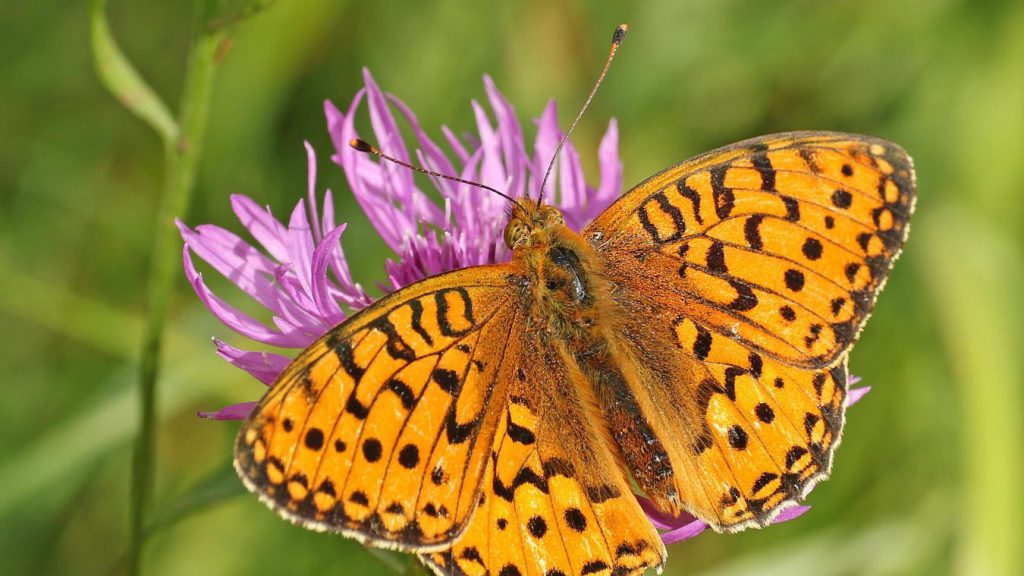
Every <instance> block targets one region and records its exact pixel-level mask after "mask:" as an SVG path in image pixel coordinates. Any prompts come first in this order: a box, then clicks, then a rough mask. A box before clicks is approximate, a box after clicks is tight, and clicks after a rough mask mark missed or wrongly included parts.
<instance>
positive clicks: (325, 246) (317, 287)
mask: <svg viewBox="0 0 1024 576" xmlns="http://www.w3.org/2000/svg"><path fill="white" fill-rule="evenodd" d="M344 231H345V224H342V225H341V226H338V227H337V228H335V229H334V230H331V231H330V232H329V233H328V234H327V236H325V237H324V239H323V242H321V243H320V245H319V246H317V247H316V250H314V251H313V271H312V274H313V279H312V282H313V301H314V302H315V303H316V308H317V311H318V312H319V315H320V317H321V318H323V319H324V321H325V322H326V323H328V324H337V323H338V322H341V321H342V320H344V319H345V313H344V312H342V310H341V307H339V306H338V302H337V301H336V300H335V299H334V298H331V296H330V290H329V288H328V286H329V284H328V278H327V269H328V267H329V265H330V262H331V255H332V253H333V252H334V249H335V247H340V245H339V240H340V239H341V234H342V232H344Z"/></svg>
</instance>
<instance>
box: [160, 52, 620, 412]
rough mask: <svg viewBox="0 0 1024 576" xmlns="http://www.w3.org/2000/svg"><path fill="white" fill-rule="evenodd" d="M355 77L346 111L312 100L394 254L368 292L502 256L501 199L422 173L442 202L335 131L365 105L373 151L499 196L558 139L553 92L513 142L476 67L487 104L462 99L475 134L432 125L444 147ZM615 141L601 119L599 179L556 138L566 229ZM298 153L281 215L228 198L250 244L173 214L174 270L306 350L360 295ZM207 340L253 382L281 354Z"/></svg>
mask: <svg viewBox="0 0 1024 576" xmlns="http://www.w3.org/2000/svg"><path fill="white" fill-rule="evenodd" d="M363 77H364V80H365V83H366V86H365V88H363V89H362V90H360V91H359V92H358V93H357V94H356V96H355V98H354V99H353V101H352V103H351V104H350V105H349V107H348V110H347V112H345V113H342V112H340V111H339V110H338V109H337V108H336V107H335V106H334V105H333V104H332V103H331V102H326V103H325V106H324V108H325V112H326V116H327V129H328V132H329V134H330V136H331V140H332V142H333V143H334V146H335V153H334V155H333V156H332V160H334V162H335V163H336V164H337V165H339V166H340V167H341V169H342V171H343V172H344V174H345V176H346V177H347V179H348V182H349V185H350V186H351V188H352V193H353V195H354V196H355V197H356V200H357V201H358V202H359V204H360V206H361V207H362V208H363V211H364V212H365V213H366V215H367V216H368V217H369V219H370V222H371V223H372V224H373V226H374V227H375V228H376V229H377V232H378V234H380V236H381V238H383V239H384V241H385V242H386V243H387V244H388V246H390V247H391V249H392V250H393V251H394V252H395V254H397V258H396V259H392V260H388V261H387V262H386V263H385V271H386V272H387V276H388V282H387V283H385V284H383V285H381V286H380V288H381V290H383V291H384V292H391V291H393V290H397V289H399V288H401V287H402V286H405V285H407V284H411V283H412V282H415V281H417V280H420V279H423V278H426V277H428V276H433V275H435V274H439V273H441V272H446V271H449V270H455V269H458V268H464V267H467V266H476V265H480V264H490V263H495V262H502V261H505V260H507V259H508V258H509V255H510V254H509V250H508V248H507V247H506V246H505V244H504V242H503V241H502V239H501V233H502V231H503V228H504V225H505V220H506V218H507V215H506V211H507V209H508V204H507V201H506V200H504V199H502V198H499V197H497V196H496V195H493V194H491V193H489V192H487V191H486V190H481V189H478V188H474V187H471V186H468V185H465V184H459V183H456V182H451V181H448V180H442V179H436V178H435V179H432V184H433V185H434V187H435V188H436V191H437V193H438V194H439V195H440V197H441V199H442V202H443V204H442V205H438V204H437V203H435V202H434V201H433V200H431V199H430V197H429V196H428V195H427V194H426V193H425V192H424V191H423V190H421V189H420V188H419V187H418V186H417V185H416V182H415V180H414V178H413V175H414V174H413V172H412V171H411V170H408V169H407V168H403V167H401V166H396V165H394V164H391V163H388V162H384V163H381V162H379V161H377V159H376V158H373V157H372V156H368V155H366V154H363V153H360V152H357V151H356V150H353V149H352V148H350V147H349V145H348V142H349V140H351V139H352V138H354V137H357V136H358V135H357V133H356V131H355V128H354V123H355V117H356V115H357V113H358V112H359V110H360V108H361V107H364V105H365V108H367V109H368V111H369V116H370V123H371V126H372V128H373V132H374V138H371V139H370V140H371V141H373V142H375V143H376V144H377V146H378V147H379V148H380V149H381V150H383V151H384V152H385V153H387V154H390V155H392V156H395V157H397V158H399V159H402V160H405V161H413V162H415V163H419V164H422V165H424V166H426V167H428V168H431V169H433V170H435V171H437V172H441V173H444V174H452V175H456V176H460V177H462V178H464V179H468V180H475V181H478V182H481V183H483V184H487V185H489V186H492V187H494V188H497V189H499V190H504V191H506V192H507V193H508V194H509V195H510V196H513V197H521V196H529V197H531V198H536V197H537V192H538V190H539V188H540V182H541V180H542V179H543V176H544V172H545V170H546V169H547V163H548V161H549V159H550V158H551V155H552V154H553V153H554V150H555V147H556V146H557V145H558V141H559V139H561V137H562V131H561V130H560V129H559V127H558V120H557V111H556V108H555V103H554V102H553V101H552V102H550V103H549V104H548V106H547V107H546V108H545V110H544V112H543V114H542V115H541V117H540V119H539V120H538V121H537V137H536V140H535V141H534V144H533V150H532V152H531V151H527V149H526V145H525V137H524V136H523V129H522V126H521V125H520V123H519V120H518V118H517V117H516V114H515V110H514V109H513V108H512V105H511V104H509V102H508V101H507V100H506V99H505V97H504V96H502V95H501V93H500V92H498V89H497V88H496V87H495V86H494V82H492V81H491V79H490V78H488V77H485V78H484V88H485V91H486V93H487V100H488V104H489V108H490V110H489V111H488V110H487V109H486V108H485V107H484V106H481V105H480V104H479V103H477V102H473V103H472V106H473V110H474V113H475V116H476V125H477V126H476V127H477V132H476V134H475V135H472V136H465V137H463V138H459V137H457V136H456V135H455V134H454V133H453V132H452V131H451V130H449V129H448V128H447V127H442V129H441V130H442V132H443V134H444V139H445V142H446V143H447V144H448V146H449V147H450V149H451V150H452V153H451V155H449V154H446V153H445V152H444V151H443V150H442V148H441V147H440V146H439V145H438V144H437V143H435V142H434V141H433V140H431V139H430V137H429V136H427V134H426V132H425V131H424V130H423V128H422V127H421V126H420V124H419V121H418V120H417V119H416V116H415V115H414V114H413V113H412V111H411V110H410V109H409V108H408V106H406V105H405V104H404V103H403V102H402V101H401V100H399V99H398V98H396V97H394V96H392V95H390V94H386V93H384V92H382V91H381V90H380V88H379V87H378V86H377V84H376V82H374V80H373V77H372V76H371V75H370V73H369V72H368V71H364V73H363ZM395 111H397V113H398V115H397V117H396V115H395ZM491 115H493V121H492V117H491ZM399 119H401V120H404V123H405V124H406V126H407V127H408V128H409V129H410V130H411V132H412V133H413V134H414V135H415V138H416V143H417V146H416V148H415V149H414V150H413V153H414V154H415V158H413V157H412V156H411V154H410V150H409V148H408V147H407V146H406V143H405V141H404V140H403V139H402V134H401V131H400V126H399ZM618 143H619V136H618V128H617V125H616V123H615V121H614V120H612V121H611V122H610V123H609V126H608V130H607V131H606V133H605V135H604V138H603V139H602V141H601V145H600V148H599V152H598V156H599V163H600V172H601V182H600V185H599V186H597V187H591V186H588V185H587V183H586V182H585V181H584V179H583V168H582V165H581V163H580V157H579V154H578V153H577V152H576V150H575V149H574V148H573V146H572V144H571V143H567V144H566V145H565V147H564V148H563V151H562V155H561V157H560V160H559V163H558V166H557V170H556V171H555V173H554V174H553V176H552V178H551V180H550V181H549V182H548V184H547V186H546V188H547V189H546V190H545V195H544V196H545V201H546V202H549V203H552V204H554V205H555V206H558V207H559V208H560V209H561V210H562V213H563V214H564V215H565V218H566V221H567V223H568V224H569V225H570V226H572V227H573V228H575V229H577V230H578V229H580V228H581V227H582V226H583V225H584V224H586V223H587V222H589V221H590V220H592V219H593V218H594V217H595V216H596V215H598V214H599V213H600V212H601V211H602V210H604V209H605V208H606V207H608V205H610V204H611V203H612V201H613V200H614V199H615V198H617V197H618V196H619V194H620V193H621V191H622V161H621V160H620V159H619V151H618ZM306 154H307V156H308V159H309V183H308V189H307V192H306V197H305V198H304V199H302V200H300V201H299V203H298V204H297V205H296V206H295V208H294V209H293V210H292V213H291V215H290V217H289V219H288V222H287V223H284V222H281V221H278V220H277V218H275V217H274V215H273V214H272V213H271V211H270V208H269V207H261V206H259V205H257V204H256V202H254V201H253V200H251V199H249V198H247V197H245V196H242V195H237V194H236V195H233V196H232V197H231V205H232V208H233V209H234V212H235V214H236V215H237V216H238V219H239V220H241V222H242V225H243V226H245V228H246V229H247V230H248V231H249V234H250V235H251V236H252V238H253V239H255V240H256V245H258V246H259V247H258V248H257V247H255V246H254V245H253V244H250V243H249V242H247V241H246V240H244V239H242V238H240V237H239V236H237V235H235V234H234V233H232V232H229V231H227V230H225V229H223V228H220V227H219V226H214V225H211V224H204V225H200V226H196V227H195V229H191V228H189V227H188V226H186V225H184V224H183V223H181V222H178V228H179V230H180V231H181V235H182V238H183V239H184V241H185V246H184V252H183V260H184V265H185V275H186V276H187V277H188V280H189V282H190V283H191V284H192V287H193V289H194V290H195V291H196V294H198V295H199V298H200V300H202V302H203V304H205V305H206V307H207V308H208V309H209V310H210V312H212V313H213V315H214V316H216V317H217V319H218V320H220V321H221V322H222V323H223V324H224V325H225V326H227V327H228V328H231V329H232V330H234V331H235V332H238V333H239V334H241V335H243V336H246V337H248V338H250V339H252V340H256V341H258V342H261V343H263V344H270V345H273V346H277V347H283V348H297V349H302V348H306V347H307V346H309V345H310V344H312V343H313V341H315V340H316V339H317V338H318V337H320V336H321V335H322V334H323V333H324V332H326V331H327V330H329V329H330V328H332V327H333V326H335V325H337V324H338V323H340V322H341V321H343V320H344V319H345V318H346V317H347V316H348V315H349V314H351V313H352V312H354V311H357V310H359V309H361V308H364V307H365V306H368V305H369V304H371V303H372V302H373V298H371V297H370V296H369V295H368V294H367V292H366V290H364V289H363V287H362V286H360V285H359V284H358V283H356V282H355V281H353V279H352V276H351V274H350V273H349V268H348V262H347V260H346V257H345V252H344V251H343V249H342V244H341V237H342V234H343V233H344V231H345V224H344V223H342V224H336V223H335V220H334V203H333V196H332V194H331V191H330V190H327V191H326V192H325V193H324V195H323V203H322V204H319V203H318V202H317V191H316V170H317V167H316V154H315V153H314V151H313V148H312V146H310V145H309V143H306ZM193 254H195V255H196V256H199V258H201V259H202V260H204V261H206V263H207V264H209V265H210V266H211V267H212V268H213V269H215V270H216V271H217V272H218V273H220V274H221V275H223V276H224V277H226V278H227V279H228V280H230V281H231V282H233V283H234V284H235V285H236V286H238V288H240V289H241V290H242V291H244V292H245V293H246V294H248V295H249V296H250V297H252V298H253V299H255V300H256V301H257V302H258V303H259V304H261V305H262V306H263V307H265V308H267V309H268V310H270V312H271V314H272V318H271V324H270V325H268V324H266V323H264V322H261V321H260V320H257V319H255V318H253V317H251V316H249V315H247V314H246V313H244V312H242V311H240V310H239V309H237V308H235V307H233V306H231V305H230V304H228V303H227V302H226V301H224V300H223V299H221V298H220V297H218V296H217V295H215V294H214V293H213V292H212V291H211V290H210V289H209V288H208V287H207V285H206V283H205V282H204V281H203V277H202V274H200V273H199V272H197V271H196V268H195V265H194V263H193V260H192V256H193ZM214 343H215V344H216V346H217V353H218V354H220V355H221V357H223V358H224V359H225V360H227V361H228V362H230V363H231V364H233V365H235V366H238V367H239V368H241V369H243V370H245V371H246V372H248V373H250V374H252V375H253V376H255V377H256V379H257V380H259V381H260V382H263V383H264V384H266V385H270V384H271V383H272V382H273V381H274V379H275V378H276V377H277V375H278V374H279V373H280V372H281V371H282V370H283V369H284V367H285V366H286V365H287V364H288V362H289V361H290V359H289V358H288V357H286V356H283V355H280V354H274V353H270V352H253V351H247V350H240V349H238V348H234V347H232V346H229V345H228V344H225V343H224V342H221V341H219V340H216V339H215V340H214ZM252 406H253V403H251V402H248V403H244V404H236V405H232V406H228V407H227V408H224V409H222V410H219V411H216V412H201V413H200V415H201V416H203V417H207V418H215V419H238V418H244V417H245V416H246V415H247V414H248V412H249V411H251V409H252Z"/></svg>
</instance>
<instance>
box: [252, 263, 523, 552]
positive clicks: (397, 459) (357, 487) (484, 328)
mask: <svg viewBox="0 0 1024 576" xmlns="http://www.w3.org/2000/svg"><path fill="white" fill-rule="evenodd" d="M512 277H513V275H512V274H511V267H510V266H492V267H476V268H471V269H467V270H461V271H456V272H451V273H448V274H444V275H440V276H436V277H433V278H429V279H427V280H424V281H422V282H419V283H417V284H414V285H412V286H409V287H407V288H404V289H402V290H401V291H399V292H397V293H395V294H392V295H390V296H388V297H385V298H383V299H381V300H380V301H378V302H377V303H375V304H374V305H373V306H371V307H369V308H367V309H366V310H364V311H362V312H360V313H359V314H357V315H355V316H353V317H352V318H351V319H349V320H348V321H346V322H345V323H343V324H341V325H339V326H338V327H336V328H334V329H333V330H331V331H330V332H328V333H327V334H326V335H325V336H324V337H322V338H321V339H320V340H318V341H317V342H316V343H314V344H313V345H312V346H310V347H309V348H308V349H307V350H305V351H304V352H303V353H302V354H301V355H300V356H299V357H298V358H296V359H295V360H294V361H293V362H292V364H291V365H289V366H288V368H287V369H285V371H284V372H283V373H282V375H281V376H280V377H279V378H278V380H277V382H276V383H275V384H274V385H273V386H272V387H271V389H270V390H269V391H268V392H267V393H266V395H265V396H264V397H263V399H262V400H261V401H260V403H259V405H258V406H257V407H256V409H255V410H254V411H253V413H252V415H251V416H250V417H249V418H248V419H247V420H246V421H245V423H244V424H243V426H242V429H241V432H240V433H239V436H238V440H237V442H236V445H235V467H236V469H237V470H238V472H239V474H240V476H241V477H242V480H243V481H244V483H245V485H246V487H247V488H248V489H249V490H251V491H252V492H255V493H256V494H258V495H259V496H260V497H261V499H262V500H264V501H265V502H266V503H267V504H268V505H269V506H270V507H271V508H273V509H275V510H276V511H277V512H279V513H280V514H281V515H282V516H284V517H285V518H287V519H289V520H291V521H293V522H295V523H298V524H302V525H304V526H306V527H308V528H312V529H315V530H328V531H334V532H341V533H343V534H345V535H348V536H353V537H355V538H358V539H360V540H361V541H364V542H369V543H373V544H376V545H379V546H385V547H392V548H399V549H404V550H413V551H423V550H429V549H436V548H439V547H444V546H446V545H447V543H448V542H450V541H451V540H452V539H453V538H455V537H456V536H457V535H458V534H459V533H461V532H462V530H463V529H464V528H465V525H466V522H467V521H468V519H469V518H470V516H471V514H472V512H473V510H474V508H475V507H476V504H477V494H478V493H479V486H480V481H481V477H482V475H483V474H484V471H485V466H487V465H488V461H489V458H488V457H489V455H490V450H489V448H490V446H491V445H492V439H493V436H494V430H495V428H496V427H497V415H498V414H500V410H491V409H489V406H490V405H491V403H492V402H494V401H495V399H503V398H504V395H505V394H506V392H505V390H504V389H503V386H504V382H505V380H503V379H501V378H499V373H500V371H501V366H502V359H503V357H504V352H503V351H504V350H505V348H506V342H507V341H508V338H509V330H510V328H511V326H513V325H515V317H516V315H517V314H518V313H519V311H520V310H521V306H519V305H518V301H517V300H516V298H517V294H518V293H517V292H516V290H515V289H514V288H513V287H512V286H511V285H510V281H511V278H512Z"/></svg>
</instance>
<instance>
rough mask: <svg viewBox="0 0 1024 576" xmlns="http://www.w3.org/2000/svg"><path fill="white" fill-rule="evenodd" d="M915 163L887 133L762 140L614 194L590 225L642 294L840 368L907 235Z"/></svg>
mask: <svg viewBox="0 0 1024 576" xmlns="http://www.w3.org/2000/svg"><path fill="white" fill-rule="evenodd" d="M913 200H914V179H913V169H912V166H911V163H910V159H909V157H908V156H907V155H906V153H905V152H904V151H903V150H902V149H901V148H899V147H898V146H896V145H895V144H892V143H890V142H886V141H884V140H879V139H876V138H869V137H864V136H855V135H848V134H831V133H817V132H810V133H791V134H780V135H776V136H766V137H763V138H758V139H755V140H750V141H746V142H742V143H739V144H735V145H732V146H729V147H726V148H724V149H722V150H719V151H716V152H711V153H709V154H706V155H703V156H700V157H698V158H696V159H694V160H691V161H687V162H684V163H682V164H680V165H678V166H676V167H674V168H672V169H669V170H667V171H665V172H663V173H661V174H659V175H657V176H655V177H653V178H652V179H650V180H649V181H648V182H645V183H643V184H641V185H639V186H637V187H636V188H634V189H633V190H631V191H630V192H628V193H627V194H626V195H625V196H624V197H623V198H622V199H621V200H619V201H618V202H616V203H615V204H614V205H613V206H612V207H611V208H610V209H609V210H607V211H606V212H605V213H604V214H602V215H601V216H600V217H599V218H598V219H597V220H596V221H595V222H594V223H593V224H591V226H589V227H588V228H587V229H586V230H585V232H584V234H585V235H586V236H587V237H588V238H592V239H593V241H594V242H595V244H596V245H597V246H598V247H599V248H601V252H602V254H603V255H605V256H606V257H607V258H609V259H610V260H612V261H614V262H616V263H618V264H619V265H620V266H626V268H624V270H631V269H632V268H629V267H628V266H629V264H632V263H638V264H639V266H640V267H641V269H642V270H643V274H640V275H639V277H640V280H643V279H647V278H652V277H653V278H654V279H655V280H654V281H653V282H651V283H650V286H649V288H647V289H644V290H643V293H644V295H645V296H649V297H654V298H661V299H663V300H668V301H671V302H679V301H685V302H686V304H685V307H686V315H687V316H688V317H690V318H693V319H699V320H701V321H702V323H704V324H706V325H707V326H708V328H709V329H712V330H715V331H718V332H720V333H723V334H726V335H727V336H729V337H732V338H736V339H738V340H740V341H742V342H744V343H745V344H746V345H748V346H749V347H751V348H753V349H756V350H759V351H761V352H763V353H765V354H768V355H770V356H774V357H776V358H779V359H780V360H782V361H784V362H787V363H790V364H794V365H800V366H805V367H808V368H811V367H824V366H828V365H831V364H833V363H835V361H836V360H837V359H838V358H839V357H840V356H842V354H843V353H844V352H845V351H846V350H848V349H849V347H850V346H851V345H852V344H853V341H854V340H855V339H856V336H857V334H858V333H859V331H860V329H861V327H862V326H863V324H864V321H865V320H866V319H867V316H868V313H869V311H870V309H871V307H872V305H873V304H874V300H875V296H876V295H877V293H878V291H879V290H880V289H881V287H882V285H883V284H884V281H885V278H886V276H887V275H888V271H889V268H890V267H891V265H892V262H893V261H894V259H895V258H896V256H897V255H898V254H899V251H900V249H901V247H902V245H903V242H904V240H905V239H906V234H907V231H908V221H909V218H910V213H911V211H912V209H913Z"/></svg>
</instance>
